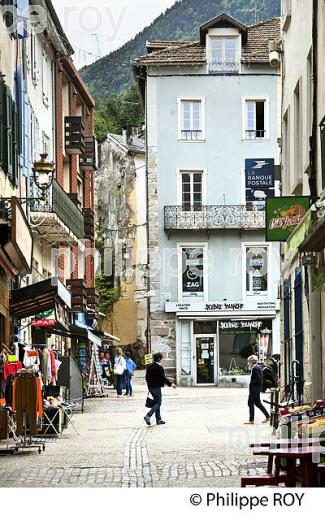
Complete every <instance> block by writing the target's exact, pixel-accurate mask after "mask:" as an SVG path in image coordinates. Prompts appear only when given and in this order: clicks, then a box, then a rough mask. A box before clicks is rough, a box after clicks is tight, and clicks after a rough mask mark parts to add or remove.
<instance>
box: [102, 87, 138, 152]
mask: <svg viewBox="0 0 325 520" xmlns="http://www.w3.org/2000/svg"><path fill="white" fill-rule="evenodd" d="M142 117H143V116H142V110H141V103H140V98H139V93H138V90H137V87H136V85H135V83H131V85H130V86H129V87H128V89H127V90H126V91H125V92H122V93H121V94H114V95H112V96H111V97H109V98H108V99H106V100H103V99H100V98H97V99H96V111H95V133H96V136H97V138H98V140H99V141H100V142H102V141H104V139H105V138H106V135H107V134H108V133H113V134H120V133H121V132H122V130H124V129H125V128H126V127H127V126H135V127H137V128H141V125H142Z"/></svg>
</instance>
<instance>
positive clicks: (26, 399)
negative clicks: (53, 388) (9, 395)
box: [12, 374, 43, 436]
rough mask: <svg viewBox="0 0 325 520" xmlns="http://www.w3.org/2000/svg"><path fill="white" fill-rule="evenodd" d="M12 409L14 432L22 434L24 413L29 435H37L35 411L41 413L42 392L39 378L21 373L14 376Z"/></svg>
mask: <svg viewBox="0 0 325 520" xmlns="http://www.w3.org/2000/svg"><path fill="white" fill-rule="evenodd" d="M12 408H13V410H14V411H15V412H16V423H17V428H16V433H17V435H18V436H19V435H22V433H23V428H24V415H25V416H26V419H27V425H28V427H29V430H30V433H31V435H37V412H38V413H39V415H40V416H42V415H43V407H42V394H41V390H40V381H39V378H38V377H36V376H34V375H30V374H21V375H19V376H18V377H16V378H15V381H14V387H13V406H12Z"/></svg>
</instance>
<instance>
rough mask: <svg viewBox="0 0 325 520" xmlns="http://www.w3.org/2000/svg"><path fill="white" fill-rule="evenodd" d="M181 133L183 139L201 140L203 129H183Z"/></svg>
mask: <svg viewBox="0 0 325 520" xmlns="http://www.w3.org/2000/svg"><path fill="white" fill-rule="evenodd" d="M181 135H182V140H183V141H201V139H202V135H203V132H202V130H182V131H181Z"/></svg>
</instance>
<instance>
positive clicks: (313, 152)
mask: <svg viewBox="0 0 325 520" xmlns="http://www.w3.org/2000/svg"><path fill="white" fill-rule="evenodd" d="M312 31H313V125H312V135H311V138H310V177H309V188H310V195H311V197H312V199H313V201H315V200H316V199H317V198H318V193H317V135H318V114H317V108H318V103H317V95H318V62H317V60H318V0H313V27H312Z"/></svg>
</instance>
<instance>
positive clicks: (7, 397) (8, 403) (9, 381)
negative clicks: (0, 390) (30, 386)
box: [5, 375, 15, 406]
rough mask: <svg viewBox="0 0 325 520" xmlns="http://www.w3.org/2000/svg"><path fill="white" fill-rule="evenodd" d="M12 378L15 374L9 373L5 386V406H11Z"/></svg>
mask: <svg viewBox="0 0 325 520" xmlns="http://www.w3.org/2000/svg"><path fill="white" fill-rule="evenodd" d="M14 378H15V376H12V375H10V376H9V377H8V379H7V381H6V388H5V400H6V406H12V392H13V382H14Z"/></svg>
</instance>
